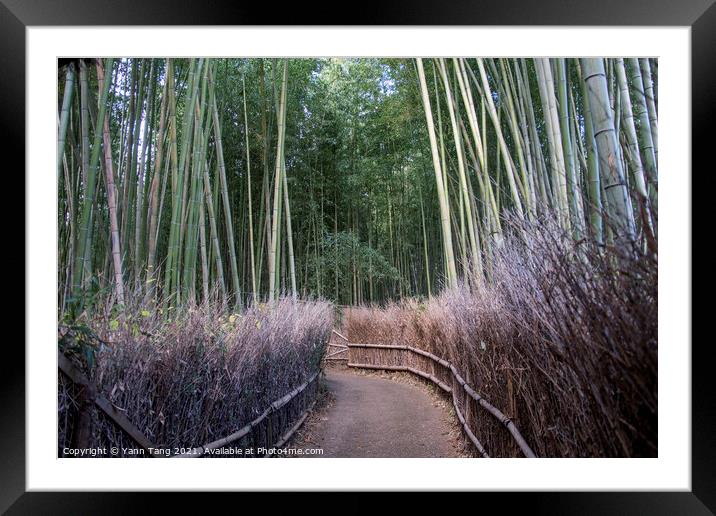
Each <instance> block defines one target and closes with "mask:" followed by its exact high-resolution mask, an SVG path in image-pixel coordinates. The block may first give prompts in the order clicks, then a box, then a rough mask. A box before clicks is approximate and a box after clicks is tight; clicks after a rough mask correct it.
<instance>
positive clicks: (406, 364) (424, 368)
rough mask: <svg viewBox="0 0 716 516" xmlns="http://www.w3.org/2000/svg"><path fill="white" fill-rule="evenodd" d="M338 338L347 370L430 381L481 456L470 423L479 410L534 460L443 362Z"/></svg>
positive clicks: (513, 430)
mask: <svg viewBox="0 0 716 516" xmlns="http://www.w3.org/2000/svg"><path fill="white" fill-rule="evenodd" d="M338 335H339V336H340V337H341V338H342V339H343V340H344V341H345V345H346V346H347V347H348V364H347V365H348V367H355V368H361V369H380V370H387V371H407V372H409V373H412V374H415V375H417V376H420V377H422V378H424V379H426V380H428V381H430V382H432V383H433V384H435V385H437V386H438V387H439V388H440V389H442V390H443V391H445V392H446V393H447V394H449V395H450V396H451V398H452V403H453V407H454V408H455V413H456V414H457V417H458V419H459V420H460V425H461V426H462V429H463V431H464V432H465V434H466V435H467V437H468V438H469V439H470V441H471V442H472V443H473V444H474V445H475V448H477V451H478V452H479V453H480V454H481V455H482V456H483V457H489V454H488V451H487V450H486V449H485V447H484V446H483V444H482V442H481V441H480V439H479V438H478V437H477V436H476V435H475V432H474V431H473V426H472V424H471V423H472V422H473V421H474V420H475V418H477V417H480V411H484V412H483V413H486V414H489V415H490V416H491V417H492V418H493V419H494V421H495V422H496V424H497V425H498V426H499V427H501V428H502V430H501V431H503V432H505V431H506V432H509V434H510V436H511V437H512V439H513V441H514V442H515V444H516V445H517V446H518V448H519V450H520V451H521V453H522V455H524V456H525V457H529V458H535V457H536V455H535V453H534V452H533V451H532V449H531V448H530V446H529V445H528V444H527V442H526V441H525V439H524V438H523V437H522V434H521V433H520V431H519V430H518V429H517V427H516V426H515V424H514V423H513V422H512V420H510V418H509V417H507V416H506V415H505V414H504V413H503V412H502V411H500V410H499V409H498V408H496V407H495V406H493V405H492V404H491V403H490V402H488V401H487V400H486V399H484V398H483V397H482V396H480V394H478V393H477V392H476V391H475V390H474V389H473V388H472V387H471V386H470V385H469V384H468V383H467V382H466V381H465V379H464V378H463V377H462V375H461V374H460V372H459V371H458V370H457V369H456V368H455V366H453V365H452V364H450V363H449V362H447V361H446V360H443V359H442V358H440V357H438V356H435V355H433V354H432V353H429V352H427V351H424V350H422V349H418V348H414V347H411V346H404V345H397V344H395V345H389V344H361V343H354V342H349V341H348V339H346V338H345V337H343V336H342V335H340V334H338Z"/></svg>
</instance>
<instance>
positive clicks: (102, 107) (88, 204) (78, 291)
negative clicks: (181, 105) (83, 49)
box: [72, 58, 114, 299]
mask: <svg viewBox="0 0 716 516" xmlns="http://www.w3.org/2000/svg"><path fill="white" fill-rule="evenodd" d="M113 62H114V60H113V59H112V58H109V59H107V60H106V61H105V66H104V68H105V70H110V71H111V70H112V64H113ZM110 84H111V81H104V83H103V84H102V89H101V90H100V91H101V94H100V100H99V109H98V112H97V122H96V124H95V135H94V141H93V145H92V155H91V157H90V161H89V169H88V171H87V183H86V184H85V185H84V194H83V198H82V204H81V206H82V208H81V213H82V214H81V219H80V226H79V230H78V232H77V245H76V249H77V253H76V255H75V265H74V278H73V281H74V285H73V289H72V291H73V297H74V298H75V299H79V298H80V297H81V296H82V287H83V276H84V271H85V270H86V269H87V268H88V267H89V262H90V259H91V247H92V245H91V242H90V241H89V238H88V236H89V234H90V216H91V213H92V207H93V205H94V200H95V190H96V181H97V169H98V168H99V151H100V149H101V147H102V144H101V142H102V130H101V129H100V127H101V126H102V125H103V124H104V117H105V112H106V110H107V96H108V94H109V86H110Z"/></svg>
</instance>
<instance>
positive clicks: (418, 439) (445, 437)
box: [289, 367, 466, 457]
mask: <svg viewBox="0 0 716 516" xmlns="http://www.w3.org/2000/svg"><path fill="white" fill-rule="evenodd" d="M394 380H397V381H394ZM324 387H325V389H326V392H325V394H324V396H323V398H322V399H321V400H319V404H318V408H317V409H316V410H315V411H314V413H313V414H312V415H311V417H309V419H308V420H307V421H306V423H305V424H304V426H303V428H302V429H301V430H300V431H299V432H298V434H297V436H296V438H295V439H294V442H293V443H291V444H289V447H293V448H302V449H305V448H322V449H323V454H321V455H308V456H310V457H463V456H466V453H465V452H464V451H463V445H462V443H461V442H460V441H461V439H460V432H459V428H458V427H457V425H456V424H455V421H454V419H455V418H454V417H453V416H452V415H451V413H450V411H449V410H448V408H449V404H448V403H446V402H445V400H443V399H442V398H441V397H440V396H438V395H437V394H436V393H431V392H429V391H428V390H427V389H426V387H425V386H421V385H419V384H417V382H415V381H410V380H408V379H406V378H405V377H400V376H398V375H386V374H363V373H362V372H357V371H356V372H354V371H352V370H348V369H346V368H338V367H330V368H328V369H327V370H326V376H325V380H324Z"/></svg>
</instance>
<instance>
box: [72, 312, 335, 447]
mask: <svg viewBox="0 0 716 516" xmlns="http://www.w3.org/2000/svg"><path fill="white" fill-rule="evenodd" d="M332 320H333V317H332V308H331V306H330V305H329V304H328V303H324V302H311V303H297V302H294V301H291V300H290V299H282V300H280V301H279V302H277V303H276V304H275V305H274V306H273V307H271V308H268V307H266V306H259V307H253V308H250V309H248V310H247V311H246V312H243V313H241V314H233V315H230V316H228V315H220V314H219V313H218V311H217V310H216V309H215V308H211V307H207V306H205V307H199V308H194V309H191V310H188V311H187V312H186V313H184V314H182V315H181V316H179V317H177V318H176V319H175V320H174V321H172V322H169V323H167V322H165V321H159V320H150V318H146V317H142V315H141V313H138V314H135V315H132V316H127V319H126V321H123V322H122V323H121V324H119V325H118V327H117V328H116V329H115V330H111V331H110V330H107V331H105V333H104V335H97V336H96V337H97V339H98V342H97V343H95V344H91V343H90V344H91V345H92V352H91V354H90V355H88V354H87V353H86V350H87V349H88V343H86V342H83V340H87V339H86V338H83V336H86V335H87V333H88V332H87V331H86V330H85V331H77V330H76V329H70V330H67V331H65V333H64V334H63V335H62V336H61V339H60V340H61V342H60V348H61V358H60V367H61V371H62V372H61V374H59V391H58V396H59V399H58V411H59V428H58V453H59V456H63V453H62V451H63V449H64V448H65V447H67V448H73V447H76V446H75V445H76V444H77V443H78V439H80V437H81V435H80V434H81V428H82V425H80V424H79V423H80V421H81V418H80V417H79V416H80V415H81V414H83V413H87V414H88V417H87V418H86V419H88V420H89V421H90V425H89V428H90V430H86V432H87V433H88V435H86V436H84V437H83V438H82V440H83V441H84V442H83V443H82V444H83V447H92V448H104V449H110V448H112V447H115V448H117V449H118V450H120V453H119V454H118V456H124V455H123V453H122V450H124V449H126V450H136V449H137V448H138V447H141V448H146V447H147V446H148V445H152V446H151V447H153V448H158V449H162V450H169V451H170V453H171V454H172V455H184V456H192V457H198V456H206V455H213V454H214V453H212V452H213V451H214V450H218V449H220V448H221V447H223V446H228V445H232V446H233V447H236V448H248V447H254V448H257V447H266V448H271V447H278V446H282V445H283V444H285V442H286V440H287V439H288V437H290V434H291V433H293V431H294V430H295V429H296V428H297V427H298V426H299V425H300V424H301V423H302V422H303V419H304V417H305V414H306V412H307V409H308V408H310V406H311V405H312V403H313V400H314V399H315V394H316V392H317V388H318V382H317V381H316V380H317V378H318V375H319V372H320V368H321V365H320V362H321V357H322V356H323V354H324V352H325V347H326V343H327V340H328V337H329V335H330V331H331V326H332ZM95 326H97V327H101V328H107V327H111V325H108V324H106V321H105V322H103V323H101V324H100V323H96V324H95ZM110 339H111V341H110ZM89 356H91V357H92V358H91V359H88V357H89ZM62 357H64V358H65V360H66V363H65V366H67V363H69V367H64V368H63V367H62V364H63V359H62ZM82 376H84V377H85V380H86V382H87V383H88V384H89V385H90V386H91V387H90V388H89V389H88V388H87V386H86V385H85V386H83V385H82V384H83V380H82V379H81V377H82ZM73 378H74V380H73ZM81 409H82V410H81ZM118 416H119V422H118ZM122 418H124V419H125V420H126V422H128V424H129V426H130V427H131V428H129V431H128V426H127V425H123V424H122V421H121V420H122ZM132 428H134V429H135V431H132ZM137 434H139V435H140V436H141V437H142V438H143V439H144V442H138V439H137ZM141 440H142V439H141V438H140V439H139V441H141ZM137 444H139V446H137ZM219 451H220V450H219ZM145 456H146V455H145Z"/></svg>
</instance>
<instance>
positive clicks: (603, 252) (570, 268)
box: [343, 221, 658, 457]
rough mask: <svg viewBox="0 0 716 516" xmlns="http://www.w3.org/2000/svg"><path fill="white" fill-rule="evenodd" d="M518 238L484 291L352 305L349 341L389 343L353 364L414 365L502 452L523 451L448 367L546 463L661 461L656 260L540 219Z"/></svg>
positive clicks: (353, 350) (355, 351) (505, 249)
mask: <svg viewBox="0 0 716 516" xmlns="http://www.w3.org/2000/svg"><path fill="white" fill-rule="evenodd" d="M521 231H522V234H523V237H522V238H520V239H507V240H506V241H505V242H504V243H503V244H502V246H501V247H500V248H499V250H497V251H496V253H495V256H494V257H493V260H492V267H491V269H490V271H489V274H490V281H489V282H488V283H486V284H482V285H480V286H474V285H473V286H472V287H467V286H463V287H459V288H457V289H452V290H446V291H444V292H443V293H442V294H440V295H439V296H436V297H433V298H432V299H431V300H428V301H424V302H420V301H417V300H406V301H403V302H400V303H394V304H390V305H388V306H385V307H383V308H369V307H356V308H353V309H349V310H346V311H345V313H344V324H343V330H344V333H345V335H346V336H347V338H348V339H349V340H350V341H351V342H353V343H370V344H381V345H383V346H382V347H374V346H356V345H355V344H353V345H351V346H350V360H349V362H350V363H353V364H366V365H369V366H372V367H380V368H402V369H405V368H410V369H406V370H411V369H412V370H413V372H418V374H421V376H425V375H429V376H430V377H432V378H428V379H433V378H434V380H437V381H438V382H440V383H441V384H443V385H444V387H443V388H445V387H448V388H450V390H451V391H450V392H451V393H452V395H453V396H454V397H455V406H456V409H457V411H458V414H460V415H462V417H463V418H464V421H465V427H466V428H467V429H469V430H470V431H471V432H472V434H473V435H474V437H475V438H476V440H478V441H479V442H480V444H481V446H482V447H483V448H484V449H485V450H486V452H487V453H488V454H489V455H490V456H493V457H514V456H520V455H524V453H523V450H521V449H520V447H519V446H518V444H517V442H516V441H515V439H514V436H512V435H510V433H509V432H506V431H505V428H503V425H502V423H501V422H500V419H499V418H496V417H486V416H487V413H486V412H485V410H483V409H484V408H485V407H484V406H482V407H481V406H480V402H478V401H476V400H475V398H474V397H472V396H470V395H469V394H468V395H467V396H466V394H467V393H468V392H469V391H467V390H466V389H465V387H462V388H460V385H459V384H460V382H459V381H458V382H457V384H458V385H456V383H455V379H454V377H453V378H452V379H451V373H455V372H457V373H458V374H459V375H461V376H462V378H464V381H465V382H466V383H467V384H468V385H470V386H471V387H472V389H473V390H474V391H475V392H476V393H478V394H479V395H480V396H481V397H482V398H483V399H484V400H487V401H489V402H490V403H491V404H492V405H494V406H495V407H498V408H499V409H500V410H501V411H502V412H503V413H504V414H505V415H506V417H508V418H509V420H510V421H512V422H513V423H514V425H515V426H516V427H517V428H518V429H519V431H520V432H521V435H522V436H523V437H524V439H525V441H526V442H527V443H529V446H530V447H531V449H532V450H533V451H534V453H535V454H536V455H537V456H539V457H655V456H656V455H657V376H656V373H657V335H658V323H657V320H658V319H657V290H658V288H657V287H658V282H657V271H658V267H657V259H656V255H655V254H653V253H650V252H648V251H647V250H644V249H642V248H640V247H639V246H637V245H633V246H630V245H628V244H627V245H623V246H620V247H608V246H602V245H598V244H596V243H594V242H590V241H588V240H583V241H580V242H577V243H574V242H573V240H572V238H571V236H570V235H564V234H563V233H561V232H560V231H559V230H558V229H557V228H555V227H554V226H553V225H551V224H550V223H548V222H544V221H542V222H540V223H538V224H533V225H530V224H527V223H525V224H523V225H522V226H521ZM525 236H526V237H527V238H524V237H525ZM385 345H389V346H390V347H389V348H386V347H385ZM419 350H422V351H424V352H429V353H430V354H431V355H434V357H435V358H428V357H427V356H425V355H423V354H421V353H420V351H419ZM436 359H440V360H444V361H445V362H446V363H449V364H450V365H452V367H450V366H448V365H445V364H441V363H440V362H439V360H436ZM386 366H387V367H386Z"/></svg>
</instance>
